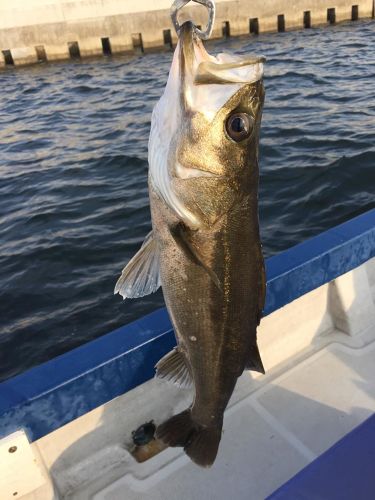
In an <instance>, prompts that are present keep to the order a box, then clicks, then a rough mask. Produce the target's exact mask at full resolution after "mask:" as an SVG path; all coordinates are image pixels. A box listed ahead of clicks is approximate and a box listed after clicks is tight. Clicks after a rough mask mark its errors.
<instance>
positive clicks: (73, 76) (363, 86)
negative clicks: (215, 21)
mask: <svg viewBox="0 0 375 500" xmlns="http://www.w3.org/2000/svg"><path fill="white" fill-rule="evenodd" d="M374 47H375V23H374V22H371V21H366V22H358V23H348V24H342V25H338V26H334V27H329V28H321V29H312V30H306V31H299V32H291V33H285V34H272V35H262V36H260V37H258V38H241V39H232V40H229V41H225V40H222V41H218V42H213V43H211V44H210V50H211V51H214V52H218V51H223V50H231V51H235V52H238V53H249V52H255V53H257V54H264V55H265V56H266V57H267V59H268V61H267V64H266V68H265V71H266V73H265V85H266V104H265V110H264V119H263V126H262V133H261V157H260V161H261V184H260V186H261V188H260V219H261V230H262V238H263V243H264V249H265V253H266V255H268V256H269V255H272V254H275V253H277V252H280V251H281V250H283V249H285V248H288V247H290V246H291V245H294V244H296V243H298V242H300V241H302V240H304V239H306V238H308V237H311V236H313V235H315V234H317V233H319V232H320V231H323V230H325V229H328V228H329V227H332V226H334V225H336V224H338V223H340V222H343V221H345V220H347V219H349V218H351V217H353V216H355V215H358V214H359V213H361V212H364V211H366V210H368V209H370V208H372V207H374V206H375V203H374V194H375V56H374ZM171 57H172V54H171V53H163V54H153V55H147V56H145V57H134V58H123V57H118V58H113V59H111V58H102V59H98V60H95V61H81V62H75V63H73V62H72V63H62V64H50V65H43V66H34V67H29V68H24V69H17V70H9V71H3V72H0V86H1V90H2V91H1V97H0V235H1V244H0V380H1V379H4V378H7V377H9V376H11V375H14V374H16V373H19V372H20V371H22V370H24V369H26V368H28V367H30V366H32V365H35V364H37V363H40V362H42V361H45V360H47V359H49V358H51V357H53V356H56V355H58V354H60V353H62V352H64V351H67V350H69V349H71V348H73V347H75V346H78V345H79V344H82V343H84V342H87V341H88V340H90V339H93V338H95V337H98V336H99V335H102V334H104V333H107V332H109V331H110V330H112V329H114V328H116V327H118V326H121V325H124V324H126V323H128V322H130V321H132V320H134V319H136V318H138V317H139V316H141V315H143V314H145V313H147V312H149V311H151V310H152V309H154V308H156V307H159V306H161V305H162V304H163V299H162V295H161V293H160V292H158V293H157V294H155V295H151V296H149V297H145V298H144V299H139V300H133V301H126V302H122V300H121V298H120V297H119V296H114V295H113V288H114V284H115V281H116V279H117V277H118V276H119V274H120V272H121V269H122V267H123V266H124V264H125V263H126V262H127V261H128V260H129V258H130V257H131V256H132V255H133V254H134V253H135V252H136V250H137V249H138V247H139V246H140V244H141V243H142V240H143V238H144V236H145V235H146V234H147V232H148V231H149V229H150V213H149V204H148V194H147V182H146V177H147V140H148V134H149V128H150V113H151V110H152V107H153V106H154V104H155V102H156V100H157V99H158V97H159V96H160V94H161V92H162V89H163V86H164V84H165V82H166V78H167V73H168V68H169V65H170V61H171Z"/></svg>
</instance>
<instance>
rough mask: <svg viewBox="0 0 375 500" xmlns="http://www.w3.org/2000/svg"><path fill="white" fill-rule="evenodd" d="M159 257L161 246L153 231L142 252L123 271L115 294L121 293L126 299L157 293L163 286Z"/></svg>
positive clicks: (141, 249) (146, 239)
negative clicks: (161, 285)
mask: <svg viewBox="0 0 375 500" xmlns="http://www.w3.org/2000/svg"><path fill="white" fill-rule="evenodd" d="M159 257H160V251H159V246H158V243H157V241H156V240H155V239H154V238H153V235H152V231H151V232H150V233H149V234H148V235H147V236H146V238H145V240H144V242H143V245H142V247H141V248H140V250H139V251H138V252H137V253H136V254H135V255H134V257H133V258H132V259H131V260H130V262H128V264H127V265H126V267H125V268H124V270H123V271H122V274H121V276H120V278H119V280H118V281H117V283H116V286H115V293H119V294H120V295H121V296H122V297H123V298H124V299H126V298H137V297H143V296H144V295H148V294H150V293H153V292H156V290H157V289H158V288H159V286H160V284H161V283H160V275H159Z"/></svg>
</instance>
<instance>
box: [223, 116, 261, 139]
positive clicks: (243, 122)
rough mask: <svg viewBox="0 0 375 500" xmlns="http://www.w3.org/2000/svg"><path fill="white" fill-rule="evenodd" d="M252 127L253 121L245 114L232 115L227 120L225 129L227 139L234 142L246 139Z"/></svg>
mask: <svg viewBox="0 0 375 500" xmlns="http://www.w3.org/2000/svg"><path fill="white" fill-rule="evenodd" d="M253 127H254V119H253V118H252V117H251V116H249V115H247V114H246V113H234V114H233V115H230V117H229V118H228V119H227V121H226V124H225V128H226V131H227V134H228V135H229V137H230V138H231V139H232V140H233V141H235V142H241V141H243V140H244V139H247V138H248V137H249V136H250V134H251V132H252V130H253Z"/></svg>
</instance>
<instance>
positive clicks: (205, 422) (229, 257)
mask: <svg viewBox="0 0 375 500" xmlns="http://www.w3.org/2000/svg"><path fill="white" fill-rule="evenodd" d="M196 1H198V0H196ZM186 3H187V1H185V0H176V1H175V3H174V4H173V6H172V19H173V20H174V23H175V25H176V29H177V32H178V38H179V40H178V44H177V47H176V50H175V53H174V56H173V61H172V66H171V69H170V73H169V78H168V82H167V85H166V88H165V90H164V93H163V95H162V96H161V98H160V100H159V102H158V103H157V104H156V106H155V108H154V111H153V114H152V120H151V132H150V139H149V167H150V168H149V192H150V203H151V214H152V232H151V233H150V234H149V235H148V236H147V237H146V239H145V242H144V244H143V246H142V248H141V249H140V250H139V252H138V253H137V254H136V256H135V257H133V259H132V260H131V261H130V262H129V263H128V265H127V266H126V267H125V269H124V271H123V273H122V275H121V277H120V279H119V280H118V282H117V284H116V288H115V292H118V293H120V294H121V295H122V296H123V297H124V298H126V297H140V296H143V295H146V294H148V293H151V292H154V291H155V290H157V288H158V287H159V286H160V285H161V286H162V288H163V294H164V298H165V302H166V306H167V308H168V311H169V314H170V317H171V320H172V323H173V326H174V331H175V334H176V340H177V347H176V348H175V349H173V350H172V352H170V353H169V354H167V355H166V356H165V357H164V358H162V359H161V360H160V361H159V363H158V364H157V366H156V370H157V375H158V376H159V377H161V378H164V379H166V380H169V381H171V382H174V383H176V384H178V385H180V386H182V387H191V388H193V390H194V398H193V401H192V404H191V406H190V407H189V408H188V409H187V410H185V411H183V412H182V413H180V414H178V415H175V416H172V417H171V418H170V419H168V420H167V421H166V422H164V423H162V424H161V425H159V426H158V428H157V431H156V435H157V437H158V438H159V439H161V440H162V441H164V442H165V443H166V444H167V445H169V446H182V447H183V448H184V450H185V452H186V453H187V455H188V456H189V457H190V458H191V459H192V460H193V461H194V462H195V463H197V464H199V465H201V466H210V465H211V464H212V463H213V462H214V460H215V457H216V454H217V451H218V447H219V443H220V439H221V433H222V426H223V416H224V410H225V408H226V406H227V404H228V401H229V398H230V396H231V394H232V392H233V390H234V387H235V385H236V382H237V378H238V377H239V376H240V375H241V373H242V372H243V370H244V369H249V370H255V371H259V372H262V373H263V372H264V369H263V364H262V361H261V358H260V354H259V351H258V346H257V326H258V324H259V321H260V317H261V313H262V309H263V305H264V297H265V273H264V264H263V256H262V251H261V244H260V238H259V225H258V178H259V170H258V142H259V129H260V121H261V114H262V107H263V100H264V89H263V84H262V75H263V62H264V58H257V57H246V58H242V57H238V56H234V55H230V54H219V55H218V56H217V57H214V56H211V55H209V54H208V53H207V52H206V50H205V48H204V46H203V43H202V40H201V39H202V38H205V37H207V36H208V33H209V32H210V31H211V30H212V23H213V16H214V5H213V3H212V1H211V0H199V1H198V3H202V4H203V5H206V6H208V8H209V9H211V10H210V15H209V19H211V24H210V21H209V23H208V26H207V29H206V30H205V31H204V32H201V31H200V30H198V29H197V28H196V26H195V25H194V24H193V23H192V22H191V21H188V22H186V23H184V24H182V26H180V25H179V24H178V22H177V13H178V10H179V9H180V8H182V6H184V5H185V4H186Z"/></svg>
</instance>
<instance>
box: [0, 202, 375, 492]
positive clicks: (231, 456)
mask: <svg viewBox="0 0 375 500" xmlns="http://www.w3.org/2000/svg"><path fill="white" fill-rule="evenodd" d="M374 216H375V211H373V212H369V213H368V214H365V215H362V216H360V217H359V218H357V219H353V221H350V222H348V223H345V224H344V225H342V226H338V227H337V228H334V229H332V230H330V231H329V232H327V233H323V234H322V235H319V237H316V238H315V239H312V240H310V241H308V242H306V243H303V244H300V245H299V246H297V247H294V248H293V249H290V250H288V251H286V252H284V254H282V255H280V256H276V257H273V258H272V259H270V260H269V261H268V303H267V306H266V316H265V317H264V318H263V319H262V322H261V325H260V327H259V329H258V343H259V348H260V352H261V354H262V359H263V363H264V366H265V369H266V375H260V374H257V373H253V372H245V373H244V374H243V375H242V376H241V377H240V379H239V381H238V384H237V387H236V389H235V392H234V394H233V396H232V398H231V401H230V404H229V407H228V410H227V411H226V413H225V419H224V430H223V436H222V441H221V445H220V448H219V454H218V457H217V459H216V462H215V463H214V465H213V466H212V468H210V469H202V468H200V467H198V466H196V465H195V464H193V463H192V462H190V460H189V459H188V457H187V456H186V455H185V454H184V452H183V451H182V450H181V449H180V448H174V449H172V448H168V449H165V450H163V451H161V452H160V453H158V454H156V455H155V456H153V457H152V458H149V459H148V460H146V461H144V462H142V463H139V462H137V461H136V459H135V458H134V454H133V452H134V449H133V447H134V445H133V440H132V432H133V431H134V430H135V429H137V428H138V427H139V426H140V425H142V424H144V423H146V422H149V421H150V420H154V421H155V424H159V423H161V422H163V421H164V420H165V419H166V418H168V417H169V416H171V415H173V414H176V413H178V412H180V411H182V410H184V409H186V408H187V407H188V406H189V405H190V403H191V400H192V397H193V393H192V392H191V391H190V390H184V389H180V388H177V387H175V386H173V385H170V384H169V383H168V382H165V381H163V380H157V379H155V378H153V379H150V377H151V376H152V374H153V372H154V370H153V366H154V365H155V362H156V361H157V360H158V359H159V358H160V357H161V356H163V355H164V354H165V353H166V352H167V351H168V350H169V349H171V348H172V347H173V345H174V344H173V342H174V338H173V332H172V331H171V326H170V323H169V320H168V317H167V315H166V312H165V311H163V310H161V311H158V312H155V313H152V314H151V315H149V316H148V317H145V318H142V319H140V320H139V321H138V322H136V323H134V324H132V325H127V326H126V327H124V328H122V329H119V330H116V331H114V332H111V333H110V334H108V335H107V336H104V337H102V338H100V339H97V340H96V341H93V342H92V343H90V344H87V345H85V346H81V347H80V348H77V349H75V350H74V351H71V352H69V353H67V354H65V355H63V356H61V357H59V358H56V359H54V360H51V361H49V362H48V363H45V364H44V365H40V366H39V367H36V368H35V369H32V370H30V371H29V372H26V373H25V374H21V375H19V376H17V377H15V378H14V379H10V380H9V381H5V382H3V383H2V384H1V385H0V438H1V439H0V460H1V464H2V468H1V470H0V497H1V498H2V499H3V498H4V500H5V499H6V500H8V499H11V498H14V497H15V496H16V497H17V498H22V499H24V500H63V499H64V500H67V499H70V500H88V499H95V500H104V499H105V500H124V499H126V500H146V499H149V500H165V499H169V500H180V499H183V500H193V499H194V500H200V499H202V500H210V499H215V500H220V499H223V500H224V499H225V500H227V499H228V498H231V496H232V495H233V496H235V498H236V500H241V499H246V500H249V499H250V500H262V499H265V498H267V497H268V496H269V495H271V494H272V493H273V492H274V491H275V490H277V489H278V488H279V487H280V486H281V485H283V484H284V483H285V482H286V481H288V480H289V479H290V478H291V477H293V476H294V475H295V474H296V473H298V472H299V471H300V470H301V469H303V468H304V467H305V466H306V465H307V464H309V463H311V462H312V461H314V459H315V458H317V457H318V456H319V455H321V454H322V453H323V452H325V451H326V450H327V449H329V448H330V447H331V446H332V445H333V444H335V443H336V442H337V441H339V440H340V439H341V438H342V437H343V436H345V435H347V434H348V433H349V432H350V431H351V430H353V429H354V428H356V427H357V426H358V425H360V424H361V423H362V422H364V421H365V420H366V419H367V418H368V417H370V416H371V415H372V414H374V413H375V363H374V360H375V257H374V251H375V224H374V222H375V219H374ZM29 442H30V444H29ZM153 443H155V441H152V443H151V444H153ZM156 444H157V442H156ZM11 450H15V451H16V452H14V453H13V452H12V451H11ZM138 451H139V450H138ZM141 451H142V450H141ZM143 451H145V450H143ZM20 470H22V471H23V474H21V475H20V474H19V471H20ZM369 495H371V492H370V493H369ZM304 498H309V496H308V495H307V496H306V497H304ZM372 498H373V496H370V497H369V500H370V499H371V500H372ZM340 500H341V499H340ZM361 500H367V498H362V497H361Z"/></svg>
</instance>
